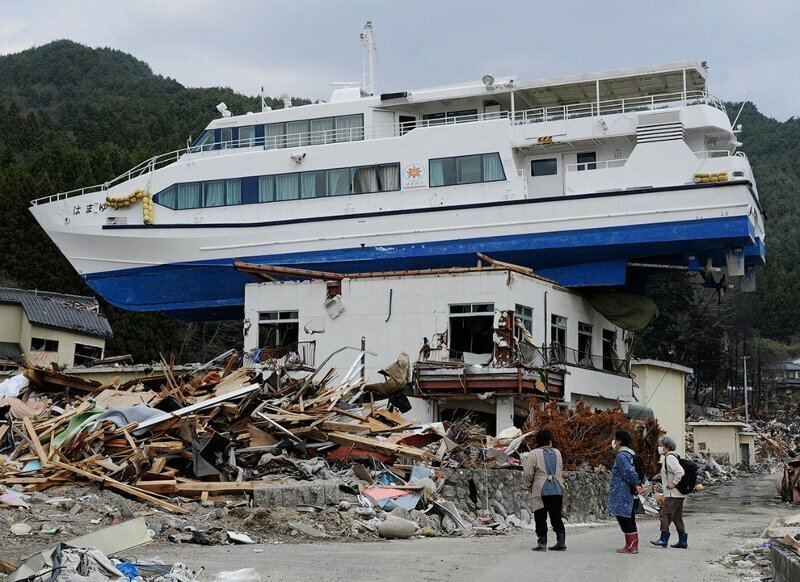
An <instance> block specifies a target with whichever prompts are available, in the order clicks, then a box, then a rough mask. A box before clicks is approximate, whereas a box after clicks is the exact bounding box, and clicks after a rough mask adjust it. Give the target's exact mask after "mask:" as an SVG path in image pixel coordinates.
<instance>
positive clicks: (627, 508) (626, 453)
mask: <svg viewBox="0 0 800 582" xmlns="http://www.w3.org/2000/svg"><path fill="white" fill-rule="evenodd" d="M630 446H631V435H630V433H628V431H625V430H618V431H616V432H615V433H614V438H613V439H611V448H613V449H614V450H615V451H617V458H616V459H615V460H614V466H613V467H612V468H611V489H610V490H609V492H608V512H609V513H610V514H611V515H615V516H617V522H619V526H620V528H622V533H624V534H625V545H624V546H622V547H621V548H619V549H617V553H619V554H638V553H639V533H638V532H637V531H636V516H635V514H634V506H633V500H634V496H635V495H636V492H637V489H638V487H639V477H638V475H637V474H636V469H634V467H633V455H634V454H635V453H634V452H633V451H632V450H631V448H630Z"/></svg>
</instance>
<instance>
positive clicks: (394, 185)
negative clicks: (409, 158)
mask: <svg viewBox="0 0 800 582" xmlns="http://www.w3.org/2000/svg"><path fill="white" fill-rule="evenodd" d="M380 173H381V191H383V192H387V191H390V190H399V189H400V164H384V165H382V166H381V167H380Z"/></svg>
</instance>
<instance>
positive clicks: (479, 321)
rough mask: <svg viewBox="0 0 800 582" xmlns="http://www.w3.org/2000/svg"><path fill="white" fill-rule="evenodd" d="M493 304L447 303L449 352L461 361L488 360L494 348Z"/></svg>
mask: <svg viewBox="0 0 800 582" xmlns="http://www.w3.org/2000/svg"><path fill="white" fill-rule="evenodd" d="M493 336H494V304H493V303H472V304H463V305H451V306H450V346H449V347H450V352H451V354H450V356H451V358H454V359H456V358H458V359H462V360H463V361H464V362H465V363H475V364H481V363H485V364H488V363H489V362H490V361H491V359H492V352H493V348H494V340H493Z"/></svg>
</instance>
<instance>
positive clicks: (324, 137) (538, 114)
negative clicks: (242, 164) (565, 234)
mask: <svg viewBox="0 0 800 582" xmlns="http://www.w3.org/2000/svg"><path fill="white" fill-rule="evenodd" d="M690 105H709V106H711V107H715V108H717V109H720V110H722V111H725V107H724V105H723V104H722V101H720V100H719V99H717V98H716V97H713V96H711V95H709V94H708V93H706V92H704V91H687V92H685V93H683V92H681V93H664V94H660V95H649V96H641V97H631V98H627V99H609V100H606V101H599V102H597V101H594V102H591V103H575V104H572V105H558V106H552V107H537V108H534V109H526V110H523V111H515V112H514V113H513V114H512V113H511V112H510V111H495V112H490V113H472V114H467V115H460V116H454V117H449V118H446V119H422V120H416V121H413V122H404V123H390V124H379V125H366V126H363V127H350V128H340V129H329V130H322V131H313V132H305V133H295V134H284V135H280V136H265V137H250V138H246V139H240V140H236V141H223V142H216V143H213V144H205V145H202V146H201V145H196V146H190V147H187V148H182V149H179V150H175V151H172V152H169V153H166V154H160V155H158V156H154V157H152V158H150V159H148V160H145V161H143V162H142V163H140V164H138V165H137V166H135V167H133V168H131V169H130V170H128V171H127V172H125V173H124V174H121V175H120V176H117V177H116V178H114V179H112V180H110V181H108V182H105V183H103V184H96V185H94V186H87V187H84V188H78V189H75V190H70V191H68V192H61V193H58V194H53V195H51V196H43V197H42V198H37V199H36V200H32V201H31V205H33V206H36V205H38V204H46V203H48V202H55V201H57V200H63V199H65V198H72V197H74V196H81V195H83V194H89V193H92V192H103V191H105V190H108V189H109V188H111V187H112V186H115V185H117V184H121V183H124V182H127V181H129V180H132V179H134V178H137V177H139V176H142V175H145V174H147V173H149V172H153V171H155V170H158V169H160V168H163V167H165V166H168V165H170V164H173V163H175V162H177V161H178V160H180V159H181V158H182V157H183V156H185V155H191V154H205V153H210V152H217V153H230V152H231V151H232V150H233V151H237V150H242V149H252V148H258V149H268V150H271V149H287V148H296V147H307V146H314V145H325V144H334V143H346V142H354V141H362V140H370V139H383V138H392V137H401V136H403V135H405V134H406V133H408V132H410V131H412V130H414V129H417V128H424V127H438V126H441V125H455V124H460V123H474V122H481V121H496V120H498V119H509V120H511V123H512V124H513V125H526V124H534V123H547V122H552V121H563V120H567V119H580V118H583V117H597V116H601V115H613V114H620V113H634V112H641V111H654V110H659V109H666V108H672V107H687V106H690Z"/></svg>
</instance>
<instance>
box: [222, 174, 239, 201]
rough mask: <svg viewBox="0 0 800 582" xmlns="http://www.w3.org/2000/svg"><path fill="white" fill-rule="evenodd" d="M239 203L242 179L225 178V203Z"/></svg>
mask: <svg viewBox="0 0 800 582" xmlns="http://www.w3.org/2000/svg"><path fill="white" fill-rule="evenodd" d="M241 203H242V181H241V180H240V179H238V178H236V179H235V180H225V204H227V205H228V206H232V205H234V204H241Z"/></svg>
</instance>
